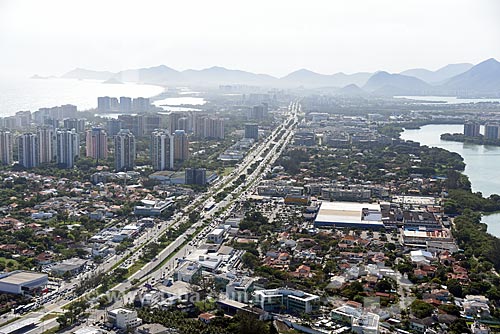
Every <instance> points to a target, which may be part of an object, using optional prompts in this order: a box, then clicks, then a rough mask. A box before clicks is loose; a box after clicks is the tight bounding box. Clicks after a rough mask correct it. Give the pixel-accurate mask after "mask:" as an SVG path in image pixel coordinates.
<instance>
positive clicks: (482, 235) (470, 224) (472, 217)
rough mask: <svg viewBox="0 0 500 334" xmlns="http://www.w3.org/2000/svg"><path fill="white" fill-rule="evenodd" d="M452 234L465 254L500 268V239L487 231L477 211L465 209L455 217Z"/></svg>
mask: <svg viewBox="0 0 500 334" xmlns="http://www.w3.org/2000/svg"><path fill="white" fill-rule="evenodd" d="M454 223H455V224H454V225H455V227H454V229H453V234H454V236H455V238H456V239H457V243H458V245H459V247H460V248H462V249H464V250H465V253H466V254H470V255H473V256H474V257H476V258H477V259H480V260H483V261H485V260H486V261H488V262H490V263H492V264H493V265H494V266H495V268H496V269H497V270H500V256H499V255H500V239H498V238H496V237H494V236H492V235H491V234H489V233H487V231H486V230H487V225H486V224H482V223H481V215H480V214H479V213H475V212H472V211H470V210H465V211H464V213H463V214H462V215H461V216H459V217H457V218H455V221H454Z"/></svg>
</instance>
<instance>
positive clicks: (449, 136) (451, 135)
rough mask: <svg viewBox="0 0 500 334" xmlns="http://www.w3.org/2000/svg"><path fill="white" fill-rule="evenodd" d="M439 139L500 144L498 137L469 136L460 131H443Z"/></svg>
mask: <svg viewBox="0 0 500 334" xmlns="http://www.w3.org/2000/svg"><path fill="white" fill-rule="evenodd" d="M441 139H442V140H448V141H457V142H460V143H467V144H475V145H490V146H500V139H490V138H486V137H484V136H483V135H479V136H478V137H469V136H465V135H464V134H462V133H443V134H442V135H441Z"/></svg>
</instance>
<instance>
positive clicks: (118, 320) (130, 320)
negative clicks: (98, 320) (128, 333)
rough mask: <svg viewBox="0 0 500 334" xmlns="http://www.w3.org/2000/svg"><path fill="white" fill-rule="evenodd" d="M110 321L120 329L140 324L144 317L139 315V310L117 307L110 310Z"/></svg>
mask: <svg viewBox="0 0 500 334" xmlns="http://www.w3.org/2000/svg"><path fill="white" fill-rule="evenodd" d="M108 322H109V323H111V324H113V325H114V326H116V327H117V328H119V329H129V328H136V327H138V326H140V325H141V324H142V319H141V318H138V317H137V311H132V310H128V309H124V308H117V309H114V310H111V311H108Z"/></svg>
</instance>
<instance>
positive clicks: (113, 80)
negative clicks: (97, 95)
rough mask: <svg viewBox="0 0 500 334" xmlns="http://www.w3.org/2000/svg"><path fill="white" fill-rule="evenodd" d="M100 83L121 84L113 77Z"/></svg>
mask: <svg viewBox="0 0 500 334" xmlns="http://www.w3.org/2000/svg"><path fill="white" fill-rule="evenodd" d="M102 83H104V84H123V82H121V81H120V80H118V79H117V78H115V77H113V78H109V79H108V80H106V81H103V82H102Z"/></svg>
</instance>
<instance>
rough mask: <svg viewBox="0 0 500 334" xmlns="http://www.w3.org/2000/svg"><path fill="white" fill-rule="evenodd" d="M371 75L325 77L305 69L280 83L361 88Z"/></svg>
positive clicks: (334, 75) (360, 73)
mask: <svg viewBox="0 0 500 334" xmlns="http://www.w3.org/2000/svg"><path fill="white" fill-rule="evenodd" d="M371 75H372V73H367V72H359V73H354V74H345V73H342V72H339V73H335V74H331V75H327V74H320V73H316V72H313V71H310V70H307V69H300V70H298V71H295V72H292V73H290V74H288V75H286V76H284V77H282V78H280V83H282V84H284V85H286V86H297V87H298V86H306V87H344V86H347V85H350V84H354V85H357V86H362V85H364V84H365V83H366V81H367V80H368V78H370V76H371Z"/></svg>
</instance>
